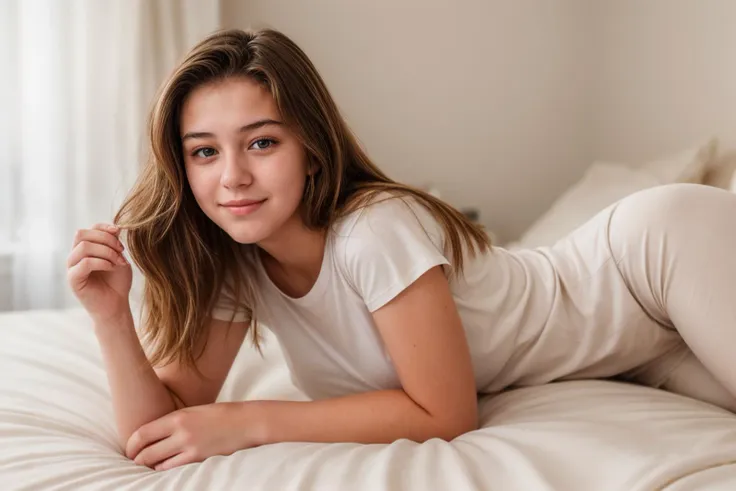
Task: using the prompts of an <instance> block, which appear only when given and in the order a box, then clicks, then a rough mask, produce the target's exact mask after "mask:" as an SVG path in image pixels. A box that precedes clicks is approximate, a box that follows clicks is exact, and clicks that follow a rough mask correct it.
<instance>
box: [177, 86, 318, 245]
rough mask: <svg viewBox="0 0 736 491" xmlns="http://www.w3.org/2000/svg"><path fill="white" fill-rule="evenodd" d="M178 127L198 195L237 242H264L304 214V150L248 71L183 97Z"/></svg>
mask: <svg viewBox="0 0 736 491" xmlns="http://www.w3.org/2000/svg"><path fill="white" fill-rule="evenodd" d="M180 128H181V134H180V137H181V143H182V151H183V154H184V163H185V168H186V174H187V179H188V180H189V185H190V187H191V189H192V192H193V193H194V197H195V199H196V200H197V203H198V204H199V206H200V208H201V209H202V211H204V213H205V214H206V215H207V216H208V217H209V218H210V219H211V220H212V221H213V222H215V223H216V224H217V225H219V226H220V227H221V228H222V229H223V230H225V232H227V233H228V234H229V235H230V236H231V237H232V238H233V239H234V240H235V241H237V242H239V243H241V244H252V243H258V242H262V241H264V240H267V239H268V238H270V237H272V236H274V235H275V233H276V232H278V231H279V230H280V229H281V228H282V227H283V226H284V225H285V224H287V223H289V222H291V221H294V220H300V219H299V213H297V211H298V209H299V206H300V203H301V199H302V194H303V192H304V185H305V180H306V176H307V165H306V154H305V151H304V148H303V146H302V144H301V143H300V142H299V140H298V139H297V138H296V136H295V135H294V134H293V133H292V132H291V131H290V130H289V129H288V128H287V127H286V126H285V125H284V124H283V123H282V121H281V116H280V114H279V112H278V110H277V107H276V103H275V101H274V99H273V97H272V96H271V94H270V93H269V92H268V90H266V89H265V88H263V87H262V86H261V85H259V84H258V83H256V82H254V81H252V80H250V79H247V78H229V79H226V80H224V81H218V82H216V83H212V84H207V85H204V86H201V87H199V88H197V89H195V90H194V91H192V92H191V93H190V94H189V96H188V97H187V98H186V100H185V101H184V104H183V106H182V111H181V121H180Z"/></svg>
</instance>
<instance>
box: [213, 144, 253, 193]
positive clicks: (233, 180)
mask: <svg viewBox="0 0 736 491" xmlns="http://www.w3.org/2000/svg"><path fill="white" fill-rule="evenodd" d="M223 157H224V158H223V159H222V162H223V169H222V174H221V175H220V182H221V183H222V185H223V186H224V187H226V188H228V189H233V188H238V187H240V186H248V185H250V184H251V183H252V182H253V175H252V174H251V172H250V170H249V169H248V162H247V160H246V158H245V156H244V155H243V154H242V153H241V152H239V151H237V150H234V151H231V152H227V153H226V154H225V155H224V156H223Z"/></svg>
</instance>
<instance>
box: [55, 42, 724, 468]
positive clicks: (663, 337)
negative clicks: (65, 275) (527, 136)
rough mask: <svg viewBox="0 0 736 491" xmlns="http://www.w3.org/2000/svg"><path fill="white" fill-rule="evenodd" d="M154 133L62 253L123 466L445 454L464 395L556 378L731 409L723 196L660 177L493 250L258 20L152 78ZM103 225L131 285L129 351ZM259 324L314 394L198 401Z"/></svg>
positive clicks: (464, 406) (460, 422)
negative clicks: (253, 455) (122, 188)
mask: <svg viewBox="0 0 736 491" xmlns="http://www.w3.org/2000/svg"><path fill="white" fill-rule="evenodd" d="M438 117H441V115H438ZM150 138H151V158H150V161H149V162H148V164H147V166H146V167H145V169H144V170H143V172H142V175H141V176H140V179H139V181H138V182H137V184H136V186H135V187H134V189H133V190H132V192H131V194H130V195H129V197H128V198H127V200H126V202H125V203H124V204H123V206H122V208H121V210H120V211H119V213H118V215H117V216H116V217H115V222H114V223H115V224H116V226H112V225H105V224H101V225H97V226H94V227H93V228H91V229H89V230H80V231H79V233H78V234H77V237H76V239H75V244H74V247H73V250H72V251H71V253H70V256H69V262H68V266H69V282H70V285H71V287H72V288H73V290H74V292H75V293H76V295H77V297H78V298H79V300H80V301H81V303H82V304H83V305H84V307H85V308H86V310H87V311H88V312H89V314H90V316H91V318H92V320H93V324H94V329H95V333H96V336H97V338H98V340H99V344H100V346H101V350H102V354H103V357H104V362H105V366H106V369H107V373H108V377H109V383H110V387H111V392H112V400H113V406H114V410H115V416H116V422H117V426H118V429H119V434H120V438H121V442H122V444H123V445H124V446H125V452H126V455H127V456H129V457H130V458H132V459H135V461H136V462H137V463H139V464H143V465H147V466H150V467H153V468H156V469H169V468H172V467H175V466H179V465H182V464H186V463H190V462H197V461H202V460H204V459H206V458H207V457H210V456H212V455H227V454H230V453H233V452H235V451H237V450H239V449H246V448H249V447H254V446H257V445H264V444H268V443H275V442H289V441H302V442H303V441H311V442H362V443H388V442H392V441H394V440H397V439H402V438H406V439H410V440H414V441H417V442H423V441H426V440H428V439H431V438H440V439H443V440H452V439H453V438H455V437H457V436H459V435H461V434H463V433H466V432H469V431H471V430H473V429H476V428H477V424H478V423H477V394H478V393H496V392H498V391H501V390H503V389H505V388H509V387H514V386H528V385H535V384H545V383H548V382H553V381H556V380H562V379H573V378H575V379H579V378H593V377H595V378H603V377H614V376H616V377H619V378H623V379H626V380H630V381H633V382H638V383H642V384H647V385H651V386H654V387H662V388H664V389H667V390H671V391H674V392H678V393H681V394H684V395H687V396H691V397H695V398H699V399H701V400H704V401H708V402H711V403H714V404H717V405H720V406H722V407H725V408H728V409H730V410H736V397H734V396H735V395H736V370H734V359H735V358H734V355H733V353H734V347H736V254H735V253H734V251H736V226H734V223H735V222H734V221H735V220H736V218H735V217H736V195H733V194H730V193H728V192H726V191H723V190H719V189H715V188H710V187H706V186H701V185H695V184H672V185H667V186H661V187H657V188H653V189H650V190H646V191H642V192H639V193H636V194H634V195H631V196H629V197H627V198H625V199H623V200H621V201H620V202H618V203H616V204H614V205H612V206H610V207H608V208H607V209H606V210H604V211H602V212H600V213H599V214H598V215H597V216H596V217H595V218H593V219H592V220H590V221H589V222H588V223H586V224H585V225H584V226H582V227H580V228H579V229H577V230H576V231H575V232H573V233H572V234H570V235H569V236H568V237H566V238H565V239H564V240H561V241H560V242H558V243H557V244H555V245H554V246H551V247H544V248H539V249H534V250H521V251H509V250H505V249H503V248H501V247H498V246H494V245H491V244H490V241H489V238H488V237H487V236H486V235H485V234H484V232H483V230H481V229H480V228H479V227H477V226H476V225H474V224H473V223H471V222H469V221H467V220H466V219H465V218H464V217H463V216H462V215H461V214H460V213H458V212H457V211H456V210H454V209H453V208H451V207H450V206H448V205H447V204H445V203H443V202H442V201H440V200H439V199H436V198H434V197H432V196H430V195H428V194H425V193H423V192H422V191H419V190H417V189H413V188H411V187H409V186H405V185H403V184H399V183H397V182H395V181H393V180H391V179H390V178H389V177H387V176H386V175H385V174H384V173H383V172H382V171H381V170H379V168H378V167H376V165H375V164H374V163H373V162H372V161H371V160H370V158H369V157H368V156H367V155H366V153H365V152H364V151H363V150H362V149H361V147H360V146H359V145H358V143H357V140H356V138H355V137H354V136H353V135H352V134H351V132H350V130H349V129H348V127H347V125H346V123H345V121H344V120H343V119H342V117H341V116H340V114H339V112H338V109H337V107H336V105H335V102H334V101H333V99H332V98H331V97H330V94H329V93H328V90H327V88H326V87H325V84H324V82H323V81H322V79H321V78H320V76H319V75H318V73H317V71H316V70H315V68H314V66H313V65H312V63H310V61H309V59H308V58H307V57H306V55H305V54H304V53H303V52H302V51H301V50H300V49H299V48H298V47H297V46H295V45H294V43H293V42H292V41H290V40H289V39H288V38H286V37H285V36H284V35H282V34H280V33H278V32H275V31H273V30H262V31H257V32H243V31H236V30H233V31H224V32H220V33H217V34H215V35H213V36H211V37H209V38H208V39H206V40H204V41H203V42H202V43H201V44H199V45H198V46H196V47H195V48H194V49H193V50H192V52H191V53H190V54H189V55H188V56H187V58H186V59H185V61H184V62H183V63H182V64H181V66H179V67H178V68H177V69H176V70H175V72H174V73H173V74H172V75H171V77H170V78H169V80H168V81H167V82H166V83H165V84H164V85H163V87H162V90H161V93H160V96H159V98H158V101H157V103H156V105H155V108H154V109H153V112H152V116H151V126H150ZM417 165H421V164H417ZM448 165H452V163H448ZM121 231H125V235H126V242H127V250H128V252H129V253H130V257H132V259H133V261H134V262H135V263H136V265H137V266H138V267H139V268H140V270H141V271H142V273H143V275H144V277H145V280H146V281H145V291H144V298H143V301H144V312H145V316H144V318H143V320H142V323H143V331H144V333H145V334H146V336H147V337H146V338H145V339H144V341H143V344H142V343H141V342H140V341H139V337H138V335H137V333H136V330H135V329H134V322H133V315H132V313H131V307H130V303H129V292H130V288H131V277H132V274H131V267H130V265H129V263H127V262H126V259H125V258H124V256H123V251H124V250H125V247H124V246H123V244H122V242H121V240H120V237H121V235H120V233H121ZM259 327H265V328H267V329H269V330H271V331H272V332H273V333H274V334H275V336H276V338H277V339H278V341H279V343H280V346H281V347H282V350H283V352H284V354H285V357H286V360H287V362H288V366H289V369H290V371H291V373H292V376H293V380H294V382H295V384H296V385H297V387H299V388H300V389H301V390H302V391H303V392H304V393H305V394H306V395H307V396H309V398H310V399H311V400H310V401H308V402H297V401H293V402H292V401H244V402H229V403H215V400H216V398H217V396H218V393H219V391H220V389H221V387H222V384H223V382H224V380H225V377H226V376H227V374H228V371H229V370H230V367H231V365H232V362H233V360H234V358H235V356H236V354H237V353H238V350H239V349H240V347H241V345H242V343H243V341H244V339H245V337H246V335H247V334H249V333H250V335H252V339H253V341H254V343H255V344H256V345H257V343H258V334H257V329H258V328H259ZM142 346H145V350H144V348H143V347H142Z"/></svg>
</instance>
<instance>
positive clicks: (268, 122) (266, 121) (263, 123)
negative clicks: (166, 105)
mask: <svg viewBox="0 0 736 491" xmlns="http://www.w3.org/2000/svg"><path fill="white" fill-rule="evenodd" d="M283 124H284V123H282V122H281V121H276V120H275V119H259V120H258V121H254V122H253V123H250V124H246V125H245V126H242V127H241V128H240V129H239V130H238V131H239V132H240V133H245V132H246V131H251V130H255V129H257V128H261V127H263V126H268V125H279V126H280V125H283ZM214 136H215V135H214V133H208V132H206V131H190V132H189V133H185V134H184V136H182V137H181V141H182V143H183V142H184V141H186V140H188V139H190V138H192V139H193V138H213V137H214Z"/></svg>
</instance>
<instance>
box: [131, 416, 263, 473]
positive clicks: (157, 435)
mask: <svg viewBox="0 0 736 491" xmlns="http://www.w3.org/2000/svg"><path fill="white" fill-rule="evenodd" d="M249 409H251V408H250V407H249V403H248V402H226V403H214V404H206V405H202V406H193V407H187V408H184V409H180V410H178V411H174V412H172V413H169V414H167V415H165V416H163V417H161V418H159V419H156V420H154V421H151V422H150V423H147V424H145V425H143V426H141V427H140V428H139V429H138V430H137V431H136V432H135V433H133V434H132V435H131V437H130V439H129V440H128V442H127V444H126V446H125V455H126V456H127V457H128V458H130V459H132V460H134V461H135V463H136V464H138V465H145V466H147V467H150V468H152V469H155V470H157V471H158V470H168V469H171V468H172V467H177V466H180V465H184V464H190V463H192V462H201V461H203V460H205V459H206V458H208V457H212V456H213V455H230V454H232V453H234V452H236V451H238V450H242V449H244V448H250V447H255V446H257V445H259V444H260V443H259V441H258V437H257V435H258V434H259V433H262V432H261V430H260V429H259V421H258V418H254V417H253V415H252V414H248V413H252V411H250V410H249Z"/></svg>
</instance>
